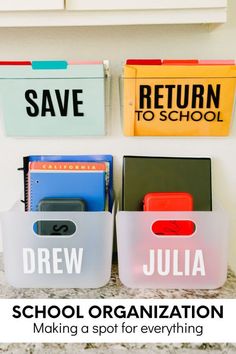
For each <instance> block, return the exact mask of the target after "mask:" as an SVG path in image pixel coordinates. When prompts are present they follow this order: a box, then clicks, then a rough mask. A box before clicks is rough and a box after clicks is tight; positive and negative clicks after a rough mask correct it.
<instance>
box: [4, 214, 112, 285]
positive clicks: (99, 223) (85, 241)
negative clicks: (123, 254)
mask: <svg viewBox="0 0 236 354" xmlns="http://www.w3.org/2000/svg"><path fill="white" fill-rule="evenodd" d="M1 219H2V234H3V251H4V267H5V274H6V278H7V281H8V282H9V283H10V284H11V285H13V286H15V287H21V288H31V287H32V288H72V287H73V288H98V287H101V286H104V285H105V284H106V283H107V282H108V281H109V279H110V274H111V260H112V242H113V219H114V217H113V214H111V213H109V212H60V213H56V212H22V211H15V210H12V211H9V212H5V213H3V214H2V216H1ZM48 222H51V223H52V222H54V223H55V225H57V224H58V223H60V227H63V225H62V224H63V223H62V222H65V224H66V225H68V222H69V223H70V224H72V225H73V227H72V228H71V233H72V235H57V232H55V234H54V235H50V236H45V235H40V232H38V230H39V226H40V225H43V224H42V223H48ZM44 229H45V228H44ZM57 230H58V228H57Z"/></svg>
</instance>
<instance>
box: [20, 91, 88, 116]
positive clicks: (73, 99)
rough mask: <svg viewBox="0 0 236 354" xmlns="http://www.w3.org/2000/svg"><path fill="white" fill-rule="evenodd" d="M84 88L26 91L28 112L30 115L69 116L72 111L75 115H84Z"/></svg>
mask: <svg viewBox="0 0 236 354" xmlns="http://www.w3.org/2000/svg"><path fill="white" fill-rule="evenodd" d="M81 94H83V90H81V89H76V90H75V89H72V90H58V89H56V90H51V91H50V90H46V89H44V90H42V91H41V92H40V93H39V92H37V91H35V90H32V89H30V90H27V91H26V92H25V100H26V104H27V105H26V113H27V115H28V116H29V117H58V116H61V117H67V116H68V115H69V113H70V112H72V113H73V116H74V117H83V116H84V113H83V112H82V111H81V106H82V105H83V101H82V100H81Z"/></svg>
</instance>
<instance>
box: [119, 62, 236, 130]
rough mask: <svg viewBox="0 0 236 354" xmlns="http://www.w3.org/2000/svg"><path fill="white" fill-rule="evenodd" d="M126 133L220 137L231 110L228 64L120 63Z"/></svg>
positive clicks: (233, 72)
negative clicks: (122, 68)
mask: <svg viewBox="0 0 236 354" xmlns="http://www.w3.org/2000/svg"><path fill="white" fill-rule="evenodd" d="M121 85H122V87H123V90H121V91H122V93H121V96H122V97H121V101H122V103H121V104H122V113H123V130H124V134H125V135H128V136H226V135H228V134H229V132H230V127H231V120H232V116H233V109H234V98H235V85H236V66H234V65H185V66H184V65H183V66H181V65H179V66H178V65H156V66H152V65H149V66H148V65H125V66H124V70H123V77H122V79H121Z"/></svg>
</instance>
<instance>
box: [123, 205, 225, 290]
mask: <svg viewBox="0 0 236 354" xmlns="http://www.w3.org/2000/svg"><path fill="white" fill-rule="evenodd" d="M158 221H168V222H170V223H174V224H178V221H187V222H189V221H191V222H192V223H193V224H194V225H195V229H193V233H192V235H189V236H181V235H169V236H166V235H165V236H164V235H156V234H155V233H154V232H153V231H152V227H153V224H154V223H155V222H158ZM176 221H177V223H176ZM167 231H168V230H167ZM117 242H118V261H119V277H120V279H121V281H122V283H123V284H124V285H126V286H127V287H130V288H156V289H158V288H159V289H175V288H176V289H214V288H218V287H220V286H222V285H223V284H224V282H225V280H226V277H227V257H228V249H227V248H228V218H227V215H226V214H225V213H224V212H221V211H216V212H215V211H214V212H135V211H134V212H133V211H130V212H127V211H120V212H118V215H117Z"/></svg>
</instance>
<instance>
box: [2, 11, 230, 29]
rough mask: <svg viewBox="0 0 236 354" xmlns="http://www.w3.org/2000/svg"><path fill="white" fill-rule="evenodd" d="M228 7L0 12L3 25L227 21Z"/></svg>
mask: <svg viewBox="0 0 236 354" xmlns="http://www.w3.org/2000/svg"><path fill="white" fill-rule="evenodd" d="M226 20H227V9H226V8H214V9H212V8H206V9H202V8H201V9H178V10H176V9H168V10H167V9H165V10H160V9H157V10H135V11H133V10H129V11H127V10H124V11H66V10H64V11H63V10H62V11H61V10H59V11H37V12H36V11H21V12H18V11H14V12H0V27H56V26H109V25H138V24H140V25H145V24H198V23H201V24H204V23H205V24H210V23H225V22H226Z"/></svg>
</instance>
